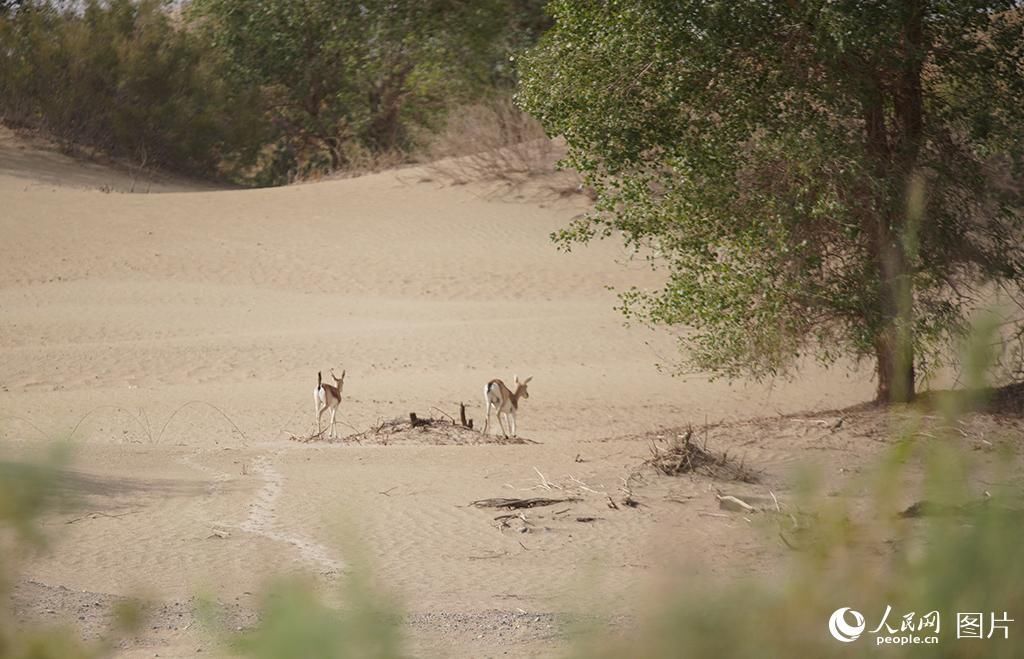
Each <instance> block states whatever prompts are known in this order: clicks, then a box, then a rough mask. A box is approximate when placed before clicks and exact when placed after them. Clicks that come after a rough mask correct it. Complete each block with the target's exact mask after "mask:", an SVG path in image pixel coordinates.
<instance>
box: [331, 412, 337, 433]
mask: <svg viewBox="0 0 1024 659" xmlns="http://www.w3.org/2000/svg"><path fill="white" fill-rule="evenodd" d="M337 414H338V408H337V407H332V408H331V437H334V438H335V439H337V437H338V428H337V426H335V422H334V417H335V416H336V415H337Z"/></svg>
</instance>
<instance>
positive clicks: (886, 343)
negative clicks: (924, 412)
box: [875, 326, 914, 403]
mask: <svg viewBox="0 0 1024 659" xmlns="http://www.w3.org/2000/svg"><path fill="white" fill-rule="evenodd" d="M898 334H899V332H898V331H896V328H895V327H894V326H893V327H890V329H889V330H888V331H886V332H883V334H882V336H880V337H878V340H877V341H876V343H875V354H876V356H877V358H878V366H877V368H878V389H877V393H876V396H877V400H878V402H879V403H908V402H910V401H911V400H913V399H914V348H913V345H912V344H911V345H906V341H904V340H902V339H901V338H900V337H899V336H898Z"/></svg>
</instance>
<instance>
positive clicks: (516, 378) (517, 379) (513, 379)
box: [512, 375, 519, 384]
mask: <svg viewBox="0 0 1024 659" xmlns="http://www.w3.org/2000/svg"><path fill="white" fill-rule="evenodd" d="M512 382H514V383H515V384H519V376H518V375H513V376H512Z"/></svg>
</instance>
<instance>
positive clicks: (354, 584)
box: [228, 575, 402, 659]
mask: <svg viewBox="0 0 1024 659" xmlns="http://www.w3.org/2000/svg"><path fill="white" fill-rule="evenodd" d="M345 593H346V595H347V596H348V597H349V598H350V600H351V601H350V602H349V603H348V604H347V606H345V607H344V608H342V609H337V608H334V607H330V606H327V605H326V604H324V603H323V602H322V601H321V600H320V598H319V597H318V596H317V595H316V593H315V591H314V589H313V587H312V585H311V584H308V583H304V582H301V581H297V580H278V581H275V582H272V583H271V584H269V586H268V588H267V591H266V594H265V595H264V598H263V602H262V605H261V608H260V624H259V626H257V627H256V628H255V629H254V630H252V631H250V632H246V633H243V634H241V635H239V636H236V637H234V638H232V639H229V640H228V645H229V646H230V647H231V648H232V649H233V650H234V652H235V653H237V654H238V655H240V656H245V657H252V658H253V659H275V658H278V657H324V658H332V659H343V658H345V657H361V658H364V657H365V658H367V659H370V658H374V657H379V658H382V659H383V658H388V657H400V656H402V652H401V645H402V644H401V635H400V633H399V624H400V620H399V618H398V616H397V615H396V614H395V613H394V611H393V610H392V609H391V608H390V607H388V606H387V605H386V604H385V603H383V602H382V601H381V600H380V598H379V596H378V595H377V593H375V592H374V591H373V590H372V589H370V588H369V586H368V584H366V583H365V582H364V581H363V580H362V578H361V577H360V576H359V575H355V576H352V577H350V578H348V579H347V587H346V589H345Z"/></svg>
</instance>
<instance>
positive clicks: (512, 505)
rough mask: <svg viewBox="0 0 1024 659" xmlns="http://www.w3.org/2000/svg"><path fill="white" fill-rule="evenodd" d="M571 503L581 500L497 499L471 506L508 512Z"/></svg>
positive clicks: (569, 498) (484, 500)
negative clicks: (503, 509)
mask: <svg viewBox="0 0 1024 659" xmlns="http://www.w3.org/2000/svg"><path fill="white" fill-rule="evenodd" d="M569 501H579V498H578V497H568V498H565V499H547V498H545V497H532V498H529V499H509V498H506V497H497V498H494V499H479V500H477V501H474V502H472V503H471V504H469V505H471V506H476V507H477V508H505V509H507V510H518V509H520V508H537V507H538V506H553V505H555V504H556V503H566V502H569Z"/></svg>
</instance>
